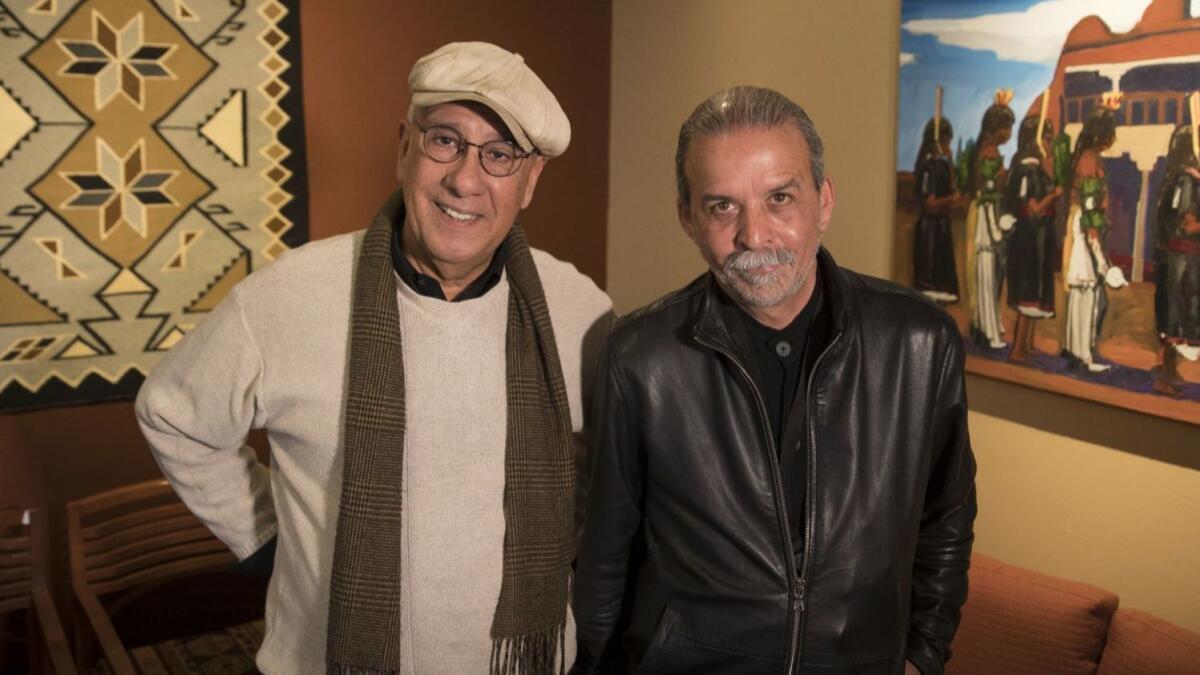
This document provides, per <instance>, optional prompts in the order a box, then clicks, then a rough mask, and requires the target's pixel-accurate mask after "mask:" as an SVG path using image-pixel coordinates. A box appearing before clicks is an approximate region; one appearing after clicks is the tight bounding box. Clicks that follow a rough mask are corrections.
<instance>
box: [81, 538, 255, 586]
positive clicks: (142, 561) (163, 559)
mask: <svg viewBox="0 0 1200 675" xmlns="http://www.w3.org/2000/svg"><path fill="white" fill-rule="evenodd" d="M209 553H227V554H228V555H229V557H230V558H231V559H232V558H233V554H232V553H230V552H229V549H227V548H225V544H223V543H221V541H220V540H218V539H215V538H209V539H207V540H201V541H194V542H189V543H187V544H182V545H179V546H168V547H165V548H159V549H156V550H154V551H151V552H149V553H146V554H143V555H139V556H135V557H132V558H128V559H125V560H122V561H120V562H118V563H115V564H112V565H105V566H103V567H95V568H91V569H89V570H87V580H88V582H89V583H93V584H94V583H98V582H101V581H108V580H112V579H116V578H119V577H128V576H132V575H134V574H135V573H136V572H139V571H142V570H145V569H148V568H152V567H157V566H160V565H163V564H170V563H173V562H176V561H179V560H184V559H187V558H189V557H192V556H202V555H206V554H209Z"/></svg>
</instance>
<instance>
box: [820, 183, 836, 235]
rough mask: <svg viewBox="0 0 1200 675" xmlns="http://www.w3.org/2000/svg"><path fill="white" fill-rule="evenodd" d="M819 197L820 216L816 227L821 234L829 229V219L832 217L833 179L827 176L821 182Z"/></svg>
mask: <svg viewBox="0 0 1200 675" xmlns="http://www.w3.org/2000/svg"><path fill="white" fill-rule="evenodd" d="M820 196H821V216H820V221H819V222H818V223H817V227H818V228H820V230H821V232H824V231H825V229H826V228H828V227H829V219H830V218H831V217H833V203H834V201H835V199H834V191H833V179H832V178H830V177H829V176H825V180H823V181H822V182H821V192H820Z"/></svg>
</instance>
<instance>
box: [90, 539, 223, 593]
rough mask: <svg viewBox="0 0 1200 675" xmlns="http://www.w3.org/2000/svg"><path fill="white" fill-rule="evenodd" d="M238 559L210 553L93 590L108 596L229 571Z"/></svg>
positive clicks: (155, 567)
mask: <svg viewBox="0 0 1200 675" xmlns="http://www.w3.org/2000/svg"><path fill="white" fill-rule="evenodd" d="M236 559H237V558H236V557H235V556H234V555H233V553H231V552H230V551H228V550H225V551H223V552H220V553H210V554H208V555H205V556H198V557H195V558H189V559H186V560H177V561H175V562H172V563H167V564H165V565H156V566H154V567H150V568H147V569H143V570H140V571H138V572H136V573H134V574H130V575H128V576H125V577H120V578H117V579H112V580H110V581H102V582H99V583H93V584H92V588H93V589H94V590H95V592H96V594H97V595H101V596H103V595H108V594H109V593H113V592H116V591H120V590H123V589H126V588H130V587H132V586H136V585H138V584H144V583H150V582H154V581H159V580H163V579H173V578H176V577H182V576H187V575H189V574H196V573H199V572H207V571H214V570H223V569H227V568H228V567H229V565H231V564H232V563H233V562H234V561H235V560H236Z"/></svg>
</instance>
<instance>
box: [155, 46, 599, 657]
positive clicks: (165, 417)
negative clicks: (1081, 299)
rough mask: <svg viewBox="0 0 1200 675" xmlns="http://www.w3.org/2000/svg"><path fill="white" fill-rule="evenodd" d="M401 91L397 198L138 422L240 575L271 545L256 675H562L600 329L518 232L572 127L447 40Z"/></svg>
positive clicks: (186, 345) (308, 249) (262, 277)
mask: <svg viewBox="0 0 1200 675" xmlns="http://www.w3.org/2000/svg"><path fill="white" fill-rule="evenodd" d="M409 84H410V87H411V89H412V105H411V106H410V108H409V110H408V115H407V118H406V119H405V120H404V121H403V122H402V123H401V126H400V156H399V160H398V164H397V173H398V177H399V180H400V185H401V188H400V189H399V190H397V191H396V193H395V194H393V195H392V197H391V198H389V199H388V200H387V202H386V203H385V204H384V205H383V208H382V209H381V210H380V212H379V214H378V215H377V216H376V218H375V220H374V222H373V223H372V224H371V225H370V227H369V228H368V229H367V230H366V231H360V232H357V233H353V234H348V235H342V236H338V237H332V238H330V239H326V240H322V241H319V242H314V243H311V244H308V245H306V246H303V247H301V248H299V249H296V250H295V251H291V252H289V253H287V254H285V255H284V256H282V257H281V258H280V259H279V260H277V261H276V262H275V263H273V264H272V265H271V266H269V267H267V268H265V269H263V270H261V271H259V272H256V273H255V274H253V275H251V276H250V277H249V278H247V279H246V280H245V281H243V282H242V283H241V284H239V285H238V286H237V287H235V288H234V289H233V292H232V293H231V294H230V296H229V297H228V298H226V300H225V301H224V302H223V303H222V304H221V305H220V306H219V307H218V308H217V309H216V310H214V311H213V313H212V315H211V316H209V317H208V318H207V319H206V320H205V322H204V323H203V324H202V325H201V326H200V327H199V328H198V329H197V330H196V331H195V332H193V333H192V334H191V335H189V336H188V337H187V339H185V340H184V341H183V342H181V343H180V344H179V345H178V346H176V347H175V348H174V349H173V350H172V351H171V353H170V354H169V355H168V356H167V357H166V358H165V359H164V360H163V361H162V364H161V365H160V366H159V367H158V368H157V369H156V370H155V371H154V372H153V373H152V374H151V375H150V376H149V378H147V380H146V384H145V385H144V386H143V388H142V391H141V393H140V394H139V396H138V403H137V414H138V419H139V422H140V424H141V426H142V430H143V432H144V433H145V435H146V439H147V441H148V442H149V443H150V445H151V447H152V448H153V449H154V454H155V458H156V460H157V461H158V463H159V465H160V466H161V467H162V469H163V472H164V473H165V474H166V475H167V477H168V478H169V479H170V481H171V482H172V484H173V485H174V486H175V489H176V490H177V491H178V492H179V494H180V496H181V497H182V498H183V499H184V501H185V502H186V503H187V504H188V506H189V507H191V509H192V510H193V511H195V512H196V513H197V515H199V516H200V517H201V518H202V519H203V520H204V521H205V522H206V523H207V524H208V526H209V527H210V528H212V530H213V532H215V533H216V534H217V536H218V537H220V538H221V539H222V540H223V541H225V542H226V543H227V544H228V545H229V547H230V548H231V549H232V550H233V551H234V552H235V553H237V555H238V556H239V558H243V559H245V558H248V557H250V556H251V555H253V554H255V553H256V552H258V555H259V556H262V555H264V554H269V553H270V551H271V548H270V547H271V546H274V547H275V548H274V573H273V575H272V577H271V583H270V588H269V591H268V597H267V609H266V636H265V639H264V643H263V646H262V648H261V650H260V651H259V653H258V658H257V662H258V667H259V669H261V670H262V671H263V672H266V673H315V672H328V673H346V674H350V673H354V674H359V673H364V674H365V673H420V674H424V673H456V674H457V673H486V672H492V673H551V672H561V671H563V670H565V669H566V668H568V667H569V666H570V665H571V663H572V661H573V660H574V646H575V640H574V636H573V633H574V623H573V619H572V616H571V613H570V609H569V608H568V601H567V600H568V590H569V587H570V584H571V579H570V576H571V561H572V559H573V558H574V552H575V528H576V522H575V495H574V492H575V486H576V480H575V467H576V464H577V462H578V461H580V457H579V453H580V451H579V450H577V448H580V447H582V446H581V445H580V444H579V443H578V442H577V438H578V437H579V435H580V434H581V432H582V427H583V410H584V406H583V400H582V399H583V397H582V392H583V391H587V390H588V388H589V387H590V375H591V371H592V369H593V368H592V366H593V363H594V358H595V355H596V354H597V353H598V350H599V348H600V344H601V342H602V341H603V338H604V334H605V333H606V332H607V329H608V326H609V324H610V322H611V316H612V309H611V303H610V301H609V299H608V298H607V296H605V295H604V293H603V292H602V291H600V289H598V288H597V287H596V285H595V284H594V283H592V281H591V280H589V279H588V278H587V277H585V276H583V275H582V274H580V273H579V272H578V271H576V270H575V268H574V267H573V266H571V265H570V264H567V263H564V262H560V261H558V260H555V259H554V258H553V257H551V256H550V255H549V254H547V253H545V252H542V251H538V250H535V249H531V248H530V247H529V244H528V242H527V241H526V238H525V234H524V232H523V231H522V229H521V227H520V226H519V225H518V224H516V219H517V216H518V214H519V213H520V211H521V210H522V209H524V208H525V207H526V206H528V205H529V203H530V200H532V198H533V194H534V189H535V188H536V186H537V182H538V178H539V176H540V175H541V173H542V171H543V169H544V168H545V166H546V162H547V159H548V158H551V157H555V156H557V155H559V154H561V153H562V152H563V151H565V150H566V148H567V145H568V143H569V141H570V124H569V122H568V121H567V117H566V115H565V114H564V113H563V111H562V108H561V107H560V106H559V104H558V102H557V100H555V98H554V95H553V94H552V93H551V92H550V90H549V89H548V88H547V87H546V86H545V84H543V83H542V81H541V80H540V79H539V78H538V76H537V75H536V74H534V72H533V71H532V70H531V69H530V68H529V66H527V65H526V64H525V63H524V60H523V59H522V58H521V56H520V55H518V54H513V53H510V52H508V51H506V50H504V49H501V48H500V47H497V46H495V45H491V44H486V43H481V42H467V43H452V44H448V45H446V46H444V47H442V48H440V49H438V50H436V51H434V52H433V53H431V54H429V55H427V56H425V57H423V58H421V59H420V60H418V61H417V63H416V64H415V65H414V66H413V69H412V73H411V75H410V76H409ZM585 380H589V381H585ZM253 428H264V429H266V431H267V436H268V438H269V440H270V450H271V460H272V461H271V464H272V467H271V469H270V470H269V471H268V470H267V468H266V467H264V466H262V465H261V464H258V463H257V462H256V461H255V459H254V455H253V452H252V451H251V450H249V449H248V448H246V447H244V445H243V443H244V438H245V436H246V433H247V432H248V431H249V430H250V429H253Z"/></svg>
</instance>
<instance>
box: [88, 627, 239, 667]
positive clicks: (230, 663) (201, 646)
mask: <svg viewBox="0 0 1200 675" xmlns="http://www.w3.org/2000/svg"><path fill="white" fill-rule="evenodd" d="M262 639H263V622H262V621H253V622H251V623H245V624H241V625H239V626H231V627H229V628H227V629H225V630H223V631H216V632H213V633H204V634H202V635H194V636H192V637H188V638H182V639H178V640H167V641H166V642H160V643H158V644H154V645H147V646H144V647H137V648H134V649H132V650H130V655H131V656H132V657H133V662H134V665H136V666H137V668H138V670H139V671H140V672H141V673H142V675H192V674H195V675H242V674H243V673H257V672H258V669H256V668H255V667H254V654H255V653H256V652H257V651H258V647H259V645H260V644H262ZM91 672H92V673H93V675H110V674H111V673H112V669H111V668H109V666H108V663H107V662H104V661H102V662H100V663H99V664H97V667H96V668H95V669H93V670H92V671H91Z"/></svg>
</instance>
